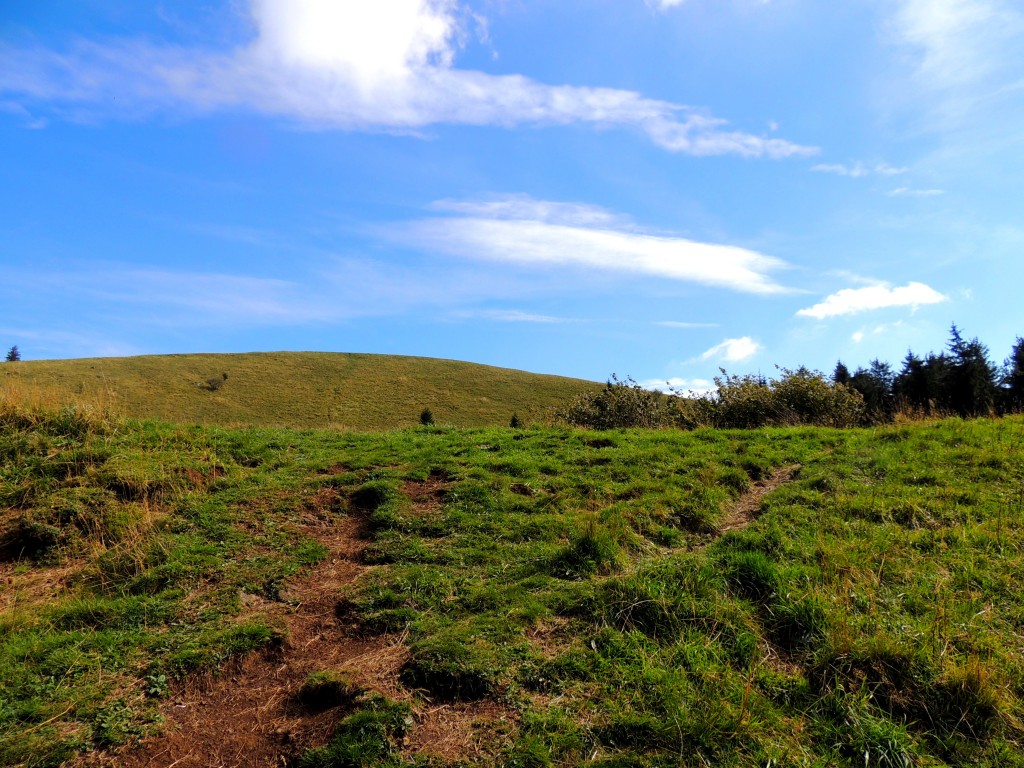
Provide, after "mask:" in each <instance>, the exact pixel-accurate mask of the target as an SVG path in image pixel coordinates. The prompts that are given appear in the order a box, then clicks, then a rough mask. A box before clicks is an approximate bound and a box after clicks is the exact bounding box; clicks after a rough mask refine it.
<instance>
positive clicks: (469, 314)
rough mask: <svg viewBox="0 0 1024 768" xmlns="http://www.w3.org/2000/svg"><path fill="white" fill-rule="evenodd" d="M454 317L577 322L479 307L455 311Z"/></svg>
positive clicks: (497, 320)
mask: <svg viewBox="0 0 1024 768" xmlns="http://www.w3.org/2000/svg"><path fill="white" fill-rule="evenodd" d="M453 316H454V317H458V318H464V319H480V320H492V321H494V322H498V323H542V324H547V323H571V322H575V321H574V320H571V319H570V318H567V317H554V316H553V315H538V314H534V313H532V312H523V311H522V310H518V309H477V310H465V311H460V312H455V313H454V314H453Z"/></svg>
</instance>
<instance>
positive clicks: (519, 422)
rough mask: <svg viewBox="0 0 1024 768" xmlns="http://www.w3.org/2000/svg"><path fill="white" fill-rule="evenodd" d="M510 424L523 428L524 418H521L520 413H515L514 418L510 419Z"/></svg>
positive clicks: (513, 426) (513, 427) (516, 427)
mask: <svg viewBox="0 0 1024 768" xmlns="http://www.w3.org/2000/svg"><path fill="white" fill-rule="evenodd" d="M508 425H509V426H510V427H512V429H521V428H522V426H523V420H522V419H520V418H519V414H518V413H513V414H512V420H511V421H509V423H508Z"/></svg>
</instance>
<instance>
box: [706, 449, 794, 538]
mask: <svg viewBox="0 0 1024 768" xmlns="http://www.w3.org/2000/svg"><path fill="white" fill-rule="evenodd" d="M799 470H800V465H799V464H789V465H787V466H784V467H779V468H778V469H776V470H775V471H773V472H772V473H771V474H770V475H769V476H768V477H766V478H764V479H763V480H760V481H758V482H757V483H755V484H754V485H753V487H751V488H750V490H748V491H747V492H746V493H744V494H743V495H742V496H740V497H739V498H738V499H737V500H736V501H735V502H733V503H732V505H730V507H729V510H728V512H727V513H726V516H725V518H724V519H723V520H722V523H721V525H719V526H718V531H717V534H716V536H722V535H724V534H726V533H728V532H729V531H740V530H743V529H744V528H746V527H747V526H748V525H750V524H751V523H752V522H754V521H755V520H757V518H759V517H760V516H761V513H762V512H763V504H764V498H765V496H767V495H768V494H769V493H771V492H772V491H774V490H775V489H777V488H779V487H781V486H783V485H785V484H786V483H788V482H790V481H791V480H793V478H794V477H796V473H797V472H798V471H799Z"/></svg>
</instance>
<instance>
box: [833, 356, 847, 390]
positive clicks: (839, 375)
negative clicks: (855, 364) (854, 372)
mask: <svg viewBox="0 0 1024 768" xmlns="http://www.w3.org/2000/svg"><path fill="white" fill-rule="evenodd" d="M832 383H833V384H849V383H850V369H849V368H847V367H846V364H845V363H844V362H843V361H842V360H840V361H839V362H838V363H836V369H835V371H833V373H832Z"/></svg>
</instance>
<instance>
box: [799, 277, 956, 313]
mask: <svg viewBox="0 0 1024 768" xmlns="http://www.w3.org/2000/svg"><path fill="white" fill-rule="evenodd" d="M943 301H948V297H947V296H943V295H942V294H941V293H939V292H938V291H936V290H935V289H934V288H930V287H929V286H927V285H925V284H924V283H908V284H907V285H904V286H902V287H898V288H893V287H891V286H889V285H887V284H881V285H870V286H866V287H864V288H844V289H843V290H841V291H837V292H836V293H833V294H832V295H831V296H828V297H826V298H825V300H824V301H821V302H819V303H818V304H815V305H814V306H813V307H808V308H807V309H801V310H800V311H799V312H797V315H798V316H800V317H813V318H815V319H817V320H824V319H826V318H829V317H839V316H842V315H854V314H858V313H860V312H870V311H872V310H876V309H887V308H890V307H910V308H911V309H917V308H918V307H921V306H924V305H927V304H939V303H941V302H943Z"/></svg>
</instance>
